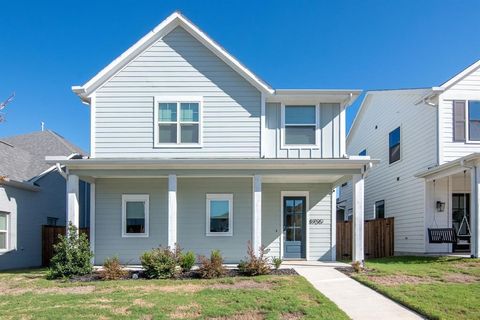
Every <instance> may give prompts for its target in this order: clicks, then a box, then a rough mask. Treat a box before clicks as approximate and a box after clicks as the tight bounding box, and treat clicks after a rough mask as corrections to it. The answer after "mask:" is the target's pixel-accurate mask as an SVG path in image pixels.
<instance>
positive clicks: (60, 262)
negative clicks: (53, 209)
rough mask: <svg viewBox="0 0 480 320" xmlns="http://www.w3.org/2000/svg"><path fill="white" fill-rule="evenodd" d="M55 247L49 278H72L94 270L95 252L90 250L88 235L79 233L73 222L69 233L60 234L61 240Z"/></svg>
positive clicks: (69, 226) (69, 227) (48, 273)
mask: <svg viewBox="0 0 480 320" xmlns="http://www.w3.org/2000/svg"><path fill="white" fill-rule="evenodd" d="M53 249H54V256H53V257H52V259H51V260H50V268H49V269H48V272H47V278H48V279H58V278H70V277H72V276H82V275H86V274H89V273H91V272H92V270H93V266H92V262H91V259H92V257H93V253H92V252H91V251H90V244H89V243H88V239H87V236H86V235H85V234H78V229H77V228H76V227H75V226H74V225H73V224H71V223H70V224H69V225H68V235H66V236H63V235H59V242H58V243H57V244H55V245H54V246H53Z"/></svg>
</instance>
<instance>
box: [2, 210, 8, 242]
mask: <svg viewBox="0 0 480 320" xmlns="http://www.w3.org/2000/svg"><path fill="white" fill-rule="evenodd" d="M7 249H8V214H7V213H6V212H0V251H6V250H7Z"/></svg>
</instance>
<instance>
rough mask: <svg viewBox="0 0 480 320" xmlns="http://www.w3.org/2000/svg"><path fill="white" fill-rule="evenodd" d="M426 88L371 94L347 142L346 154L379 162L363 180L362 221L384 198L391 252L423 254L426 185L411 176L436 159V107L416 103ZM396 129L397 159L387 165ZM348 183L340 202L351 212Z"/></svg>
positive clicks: (370, 214) (433, 162)
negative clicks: (398, 136) (391, 237)
mask: <svg viewBox="0 0 480 320" xmlns="http://www.w3.org/2000/svg"><path fill="white" fill-rule="evenodd" d="M427 92H428V91H427V90H423V89H418V90H392V91H384V92H374V93H369V95H368V96H367V98H366V99H367V101H365V102H364V110H363V112H362V113H361V114H360V115H359V118H358V119H357V120H356V122H357V123H356V125H355V127H354V128H353V131H352V132H351V133H350V135H349V137H348V139H347V153H348V154H349V155H357V154H358V153H359V152H360V151H362V150H363V149H367V155H369V156H370V157H372V158H374V159H380V163H379V164H377V165H375V166H374V167H373V168H372V169H371V170H370V171H369V172H368V175H367V177H366V178H365V218H366V219H373V218H374V206H375V202H376V201H379V200H385V214H386V217H394V218H395V251H396V252H425V218H424V212H425V208H424V207H425V184H424V181H423V179H419V178H416V177H415V176H414V175H415V174H416V173H418V172H420V171H423V170H426V169H427V168H429V167H431V166H434V165H435V164H436V161H437V142H436V141H437V140H436V109H435V108H436V107H432V106H428V105H426V104H417V105H416V103H417V102H418V101H420V100H421V98H422V97H423V96H424V95H425V94H427ZM399 126H400V130H401V160H400V161H398V162H396V163H393V164H389V159H388V155H389V150H388V138H389V133H390V132H391V131H392V130H394V129H395V128H397V127H399ZM349 188H351V183H349V184H348V186H347V187H346V188H344V189H346V190H344V191H343V192H342V193H341V196H340V199H339V200H340V201H345V203H346V210H348V209H349V208H352V204H351V203H352V202H351V201H352V199H351V190H349Z"/></svg>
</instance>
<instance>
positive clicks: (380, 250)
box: [337, 218, 394, 260]
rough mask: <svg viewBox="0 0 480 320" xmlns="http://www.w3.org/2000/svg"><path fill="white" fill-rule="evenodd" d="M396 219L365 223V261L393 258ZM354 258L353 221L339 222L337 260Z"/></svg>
mask: <svg viewBox="0 0 480 320" xmlns="http://www.w3.org/2000/svg"><path fill="white" fill-rule="evenodd" d="M393 230H394V219H393V218H385V219H375V220H369V221H365V230H364V233H365V259H369V258H383V257H390V256H393V244H394V239H393V238H394V234H393ZM351 258H352V221H341V222H337V259H338V260H344V259H351Z"/></svg>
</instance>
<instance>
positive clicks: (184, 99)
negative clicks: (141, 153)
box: [153, 96, 203, 148]
mask: <svg viewBox="0 0 480 320" xmlns="http://www.w3.org/2000/svg"><path fill="white" fill-rule="evenodd" d="M159 103H176V104H177V121H176V124H177V142H175V143H173V142H172V143H163V142H162V143H160V141H159V129H158V124H159V121H158V104H159ZM181 103H198V143H181V142H180V141H181V140H180V139H181V134H180V124H181V122H180V104H181ZM153 135H154V137H153V141H154V142H153V144H154V147H155V148H202V147H203V97H201V96H156V97H155V98H154V103H153Z"/></svg>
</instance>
